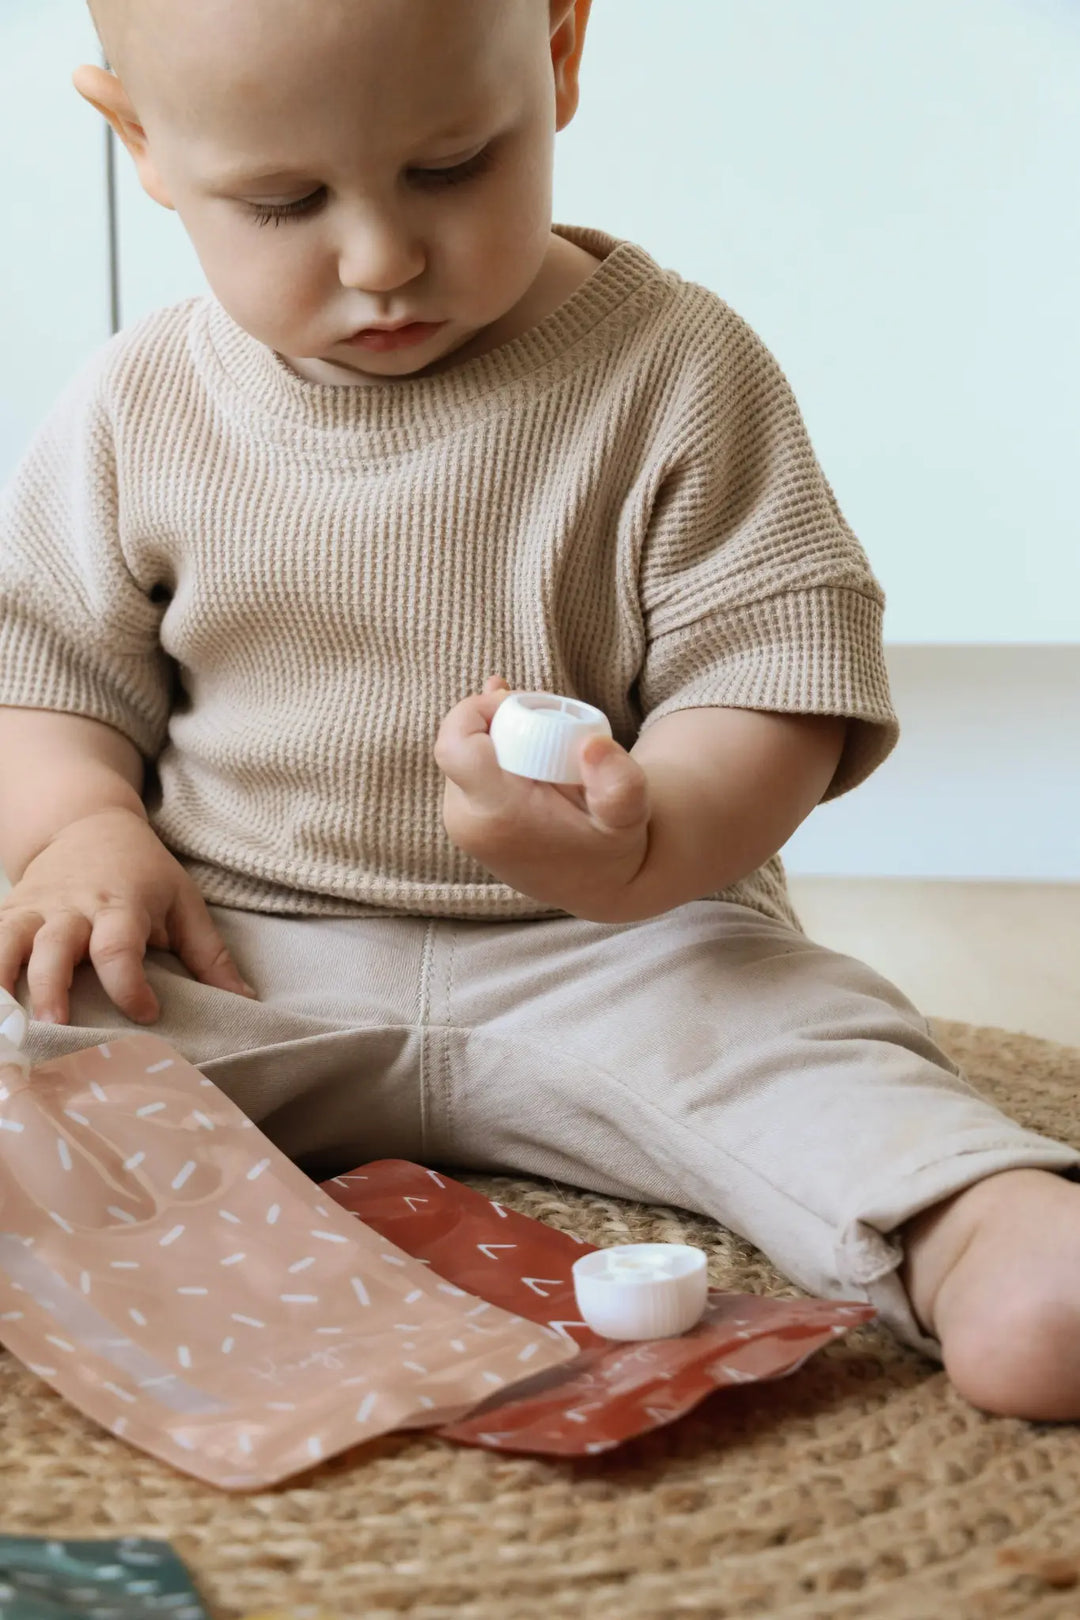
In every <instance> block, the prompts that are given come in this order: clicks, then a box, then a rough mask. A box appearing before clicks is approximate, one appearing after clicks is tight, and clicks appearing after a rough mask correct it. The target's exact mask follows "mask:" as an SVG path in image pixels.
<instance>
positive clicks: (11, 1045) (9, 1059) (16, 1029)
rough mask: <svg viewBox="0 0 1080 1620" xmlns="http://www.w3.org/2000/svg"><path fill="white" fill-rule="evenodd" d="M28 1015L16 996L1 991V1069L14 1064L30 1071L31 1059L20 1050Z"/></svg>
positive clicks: (24, 1037)
mask: <svg viewBox="0 0 1080 1620" xmlns="http://www.w3.org/2000/svg"><path fill="white" fill-rule="evenodd" d="M26 1028H27V1022H26V1014H25V1013H24V1012H23V1010H22V1008H21V1007H20V1006H19V1003H18V1002H17V1001H16V1000H15V997H14V996H10V995H8V993H7V991H6V990H0V1068H2V1067H3V1065H4V1064H5V1063H14V1064H16V1065H17V1066H18V1067H19V1068H20V1069H25V1070H26V1071H29V1069H30V1059H29V1058H28V1057H27V1056H26V1053H25V1052H20V1050H19V1048H20V1047H21V1046H22V1043H23V1041H25V1039H26Z"/></svg>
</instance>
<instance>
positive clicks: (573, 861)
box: [435, 675, 649, 922]
mask: <svg viewBox="0 0 1080 1620" xmlns="http://www.w3.org/2000/svg"><path fill="white" fill-rule="evenodd" d="M509 690H510V688H509V687H508V686H507V684H506V682H505V681H504V680H503V679H502V677H501V676H499V675H492V676H489V677H488V680H487V681H486V682H485V685H484V690H483V692H481V693H479V694H477V695H475V696H473V697H467V698H465V699H464V700H463V701H462V702H461V703H459V704H457V705H456V706H455V707H454V708H453V709H451V711H450V713H449V714H448V715H447V716H446V719H445V720H444V721H443V723H442V725H441V726H440V728H439V736H438V739H437V741H436V743H435V763H436V764H437V765H438V767H439V769H440V770H441V771H442V773H443V775H444V776H445V777H446V792H445V795H444V800H443V821H444V822H445V825H446V830H447V832H448V833H449V834H450V837H451V838H452V839H453V841H454V843H455V844H456V845H457V846H458V848H459V849H462V850H464V851H465V853H466V854H467V855H472V856H474V857H475V859H476V860H478V861H480V862H481V864H482V865H484V866H486V867H487V868H488V870H489V871H490V872H492V873H493V874H494V875H495V877H497V878H499V879H500V880H501V881H502V882H503V883H507V884H509V886H510V887H511V888H512V889H517V890H518V891H519V892H520V893H521V894H527V895H529V896H531V898H532V899H534V900H538V901H540V902H541V904H543V905H549V906H557V907H558V908H559V909H560V910H562V911H568V912H571V913H572V914H573V915H574V916H577V917H585V918H588V919H590V920H591V921H593V922H619V921H621V920H622V917H621V914H620V906H621V905H622V904H624V903H625V898H626V891H627V889H628V888H629V885H630V884H631V883H632V882H633V880H634V878H635V877H636V876H637V874H638V872H639V871H640V870H641V867H642V865H643V864H644V861H645V856H646V854H647V852H648V847H649V790H648V782H647V780H646V777H645V772H644V771H643V770H642V768H641V766H640V765H639V764H638V763H637V761H636V760H634V759H631V757H630V755H629V754H628V753H627V752H626V750H625V748H622V747H621V746H620V745H619V744H618V743H617V742H615V741H614V740H613V739H612V738H610V737H608V738H604V737H592V738H590V739H589V741H588V742H587V743H586V744H585V746H584V748H583V749H582V752H581V774H582V776H583V778H584V783H583V785H582V786H581V787H561V786H555V785H553V784H552V783H550V782H533V781H531V780H529V778H527V777H524V776H514V775H513V774H511V772H509V771H504V770H503V769H502V767H501V766H500V765H499V763H498V761H497V760H496V758H495V745H494V743H493V742H492V741H491V738H490V737H489V735H488V728H489V726H490V724H491V720H492V716H493V715H494V713H495V710H496V709H497V708H498V707H499V704H500V703H501V702H502V700H503V698H504V697H506V695H507V693H508V692H509Z"/></svg>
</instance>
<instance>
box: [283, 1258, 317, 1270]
mask: <svg viewBox="0 0 1080 1620" xmlns="http://www.w3.org/2000/svg"><path fill="white" fill-rule="evenodd" d="M314 1264H315V1256H314V1255H313V1254H309V1255H305V1257H304V1259H303V1260H297V1261H295V1262H294V1263H293V1264H292V1265H291V1266H290V1267H289V1270H290V1272H294V1273H295V1272H297V1271H306V1270H307V1268H308V1266H313V1265H314Z"/></svg>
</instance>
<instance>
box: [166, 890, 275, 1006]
mask: <svg viewBox="0 0 1080 1620" xmlns="http://www.w3.org/2000/svg"><path fill="white" fill-rule="evenodd" d="M169 933H170V937H171V940H172V947H173V950H174V951H175V952H176V954H177V956H178V957H179V958H180V960H181V962H183V964H184V966H185V967H186V968H187V969H188V971H189V972H190V973H192V974H194V976H195V978H196V979H198V980H199V982H200V984H212V985H214V986H215V988H216V989H218V990H230V991H232V993H233V995H237V996H252V997H253V996H254V995H255V992H254V990H253V989H252V988H251V986H250V985H249V984H245V982H244V980H243V979H242V978H241V977H240V974H239V972H238V970H237V968H236V964H235V963H234V962H233V959H232V957H231V956H230V955H229V951H228V947H227V946H226V944H225V941H224V940H223V939H222V937H221V935H220V934H219V933H218V931H217V929H216V928H215V927H214V923H213V919H212V918H211V916H210V913H209V911H208V910H207V909H206V902H205V901H204V900H203V897H202V895H201V894H200V893H199V892H198V890H197V889H196V888H195V886H194V885H192V886H191V888H190V889H185V890H184V891H183V892H182V893H181V894H180V895H179V896H178V898H177V901H176V904H175V906H174V907H173V910H172V913H171V915H170V917H169Z"/></svg>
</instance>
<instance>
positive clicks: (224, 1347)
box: [221, 1339, 236, 1356]
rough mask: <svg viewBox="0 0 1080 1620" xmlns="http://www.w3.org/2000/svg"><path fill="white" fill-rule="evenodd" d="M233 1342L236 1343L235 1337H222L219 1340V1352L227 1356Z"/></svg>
mask: <svg viewBox="0 0 1080 1620" xmlns="http://www.w3.org/2000/svg"><path fill="white" fill-rule="evenodd" d="M235 1343H236V1340H235V1339H222V1341H221V1353H222V1355H223V1356H227V1355H228V1354H229V1352H230V1351H231V1350H232V1347H233V1345H234V1344H235Z"/></svg>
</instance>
